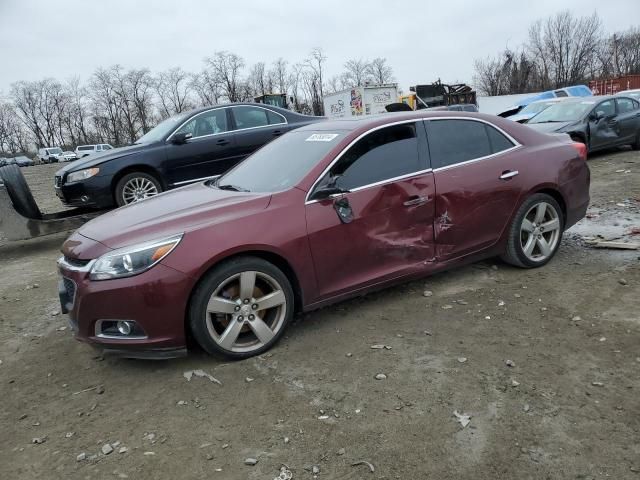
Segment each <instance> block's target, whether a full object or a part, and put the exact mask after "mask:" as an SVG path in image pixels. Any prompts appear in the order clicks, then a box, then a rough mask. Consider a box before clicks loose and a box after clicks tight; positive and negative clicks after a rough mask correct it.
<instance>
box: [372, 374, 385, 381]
mask: <svg viewBox="0 0 640 480" xmlns="http://www.w3.org/2000/svg"><path fill="white" fill-rule="evenodd" d="M386 378H387V376H386V375H385V374H384V373H378V374H377V375H376V376H375V379H376V380H384V379H386Z"/></svg>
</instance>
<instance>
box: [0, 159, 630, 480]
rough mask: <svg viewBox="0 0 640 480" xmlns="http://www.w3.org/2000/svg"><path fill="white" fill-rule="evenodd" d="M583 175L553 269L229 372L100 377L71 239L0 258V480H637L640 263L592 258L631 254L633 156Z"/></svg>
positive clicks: (461, 274)
mask: <svg viewBox="0 0 640 480" xmlns="http://www.w3.org/2000/svg"><path fill="white" fill-rule="evenodd" d="M589 165H590V166H591V169H592V199H593V207H592V208H591V210H590V214H589V216H590V217H591V218H589V219H586V220H585V221H583V222H582V223H581V224H580V225H578V226H576V227H575V228H574V229H572V230H571V231H569V232H567V233H566V234H565V239H564V242H563V245H562V247H561V249H560V251H559V253H558V255H557V256H556V258H555V259H554V260H553V261H552V262H551V263H550V264H549V265H548V266H546V267H544V268H542V269H538V270H519V269H515V268H512V267H509V266H507V265H505V264H503V263H500V262H499V261H495V262H491V261H490V262H484V263H480V264H475V265H471V266H468V267H465V268H460V269H457V270H455V271H452V272H448V273H445V274H441V275H437V276H434V277H431V278H428V279H425V280H424V281H422V282H414V283H411V284H407V285H404V286H401V287H397V288H394V289H390V290H387V291H385V292H382V293H380V294H376V295H370V296H367V297H365V298H361V299H358V300H354V301H350V302H346V303H342V304H339V305H336V306H333V307H331V308H327V309H324V310H321V311H317V312H314V313H312V314H309V315H306V316H305V317H304V318H300V319H299V320H298V321H297V322H296V323H295V324H294V325H293V326H292V327H291V328H290V330H289V331H288V335H287V336H286V337H285V338H284V339H283V341H282V342H281V343H280V344H279V345H278V346H277V347H276V348H275V349H274V350H272V352H271V353H269V354H266V355H263V356H262V357H259V358H254V359H251V360H247V361H242V362H237V363H222V362H220V361H217V360H213V359H211V358H208V357H207V356H205V355H204V354H202V353H200V352H194V353H192V354H191V355H190V356H189V357H188V358H185V359H181V360H172V361H165V362H144V361H132V360H118V359H110V358H107V359H103V358H102V357H101V356H99V355H98V354H97V353H96V352H94V351H92V350H91V349H90V348H89V347H87V346H86V345H83V344H80V343H78V342H76V341H75V340H73V338H72V337H71V335H70V333H69V329H67V328H66V318H65V317H64V316H62V315H60V314H59V305H58V300H57V294H56V273H55V260H56V258H57V256H58V249H59V247H60V244H61V242H62V241H63V240H64V235H56V236H52V237H48V238H42V239H37V240H31V241H26V242H15V243H6V244H4V245H2V246H0V258H1V265H2V269H1V270H0V298H1V304H0V305H1V309H0V360H1V361H2V363H1V364H0V392H1V398H2V404H3V405H2V409H1V410H0V478H2V479H12V480H13V479H32V478H33V479H35V478H38V479H49V478H73V479H75V478H78V479H90V478H100V479H102V478H127V477H128V478H132V479H152V478H153V479H159V478H170V479H175V478H180V479H192V478H193V479H195V478H207V479H210V478H224V479H236V478H237V479H266V480H271V479H274V478H276V477H277V476H278V474H279V473H280V471H281V470H280V469H281V468H284V469H285V470H286V469H288V471H289V472H291V474H292V477H293V478H294V479H303V478H313V477H314V476H317V478H328V479H356V478H357V479H360V478H372V479H373V478H378V479H383V478H386V479H413V478H429V479H438V480H440V479H589V478H598V479H599V478H605V477H607V478H614V479H629V478H638V479H640V350H639V348H638V345H640V313H639V312H640V289H639V288H638V285H639V284H640V266H639V262H638V255H640V252H639V251H622V250H601V249H594V248H591V247H590V246H588V244H587V242H586V240H585V237H586V236H589V235H595V234H601V235H603V236H604V237H607V238H613V237H619V236H623V238H622V239H623V240H625V241H633V240H635V241H639V240H640V237H639V236H637V235H636V236H630V235H625V234H627V233H628V232H629V230H630V228H631V227H632V226H640V222H639V221H638V219H639V218H640V154H638V152H630V151H624V152H609V153H606V154H603V155H598V156H595V157H594V158H592V159H590V160H589ZM37 168H50V167H49V166H47V167H36V168H35V169H33V170H29V169H27V173H28V174H29V181H30V182H31V183H32V184H35V183H36V182H37V180H36V177H38V173H37V172H38V170H37ZM54 170H55V168H51V172H50V173H47V174H46V175H48V176H49V177H51V174H52V172H53V171H54ZM41 171H42V172H44V170H41ZM46 175H45V176H46ZM46 183H47V181H43V182H42V185H46ZM43 188H44V187H43ZM46 188H49V189H50V190H49V193H46ZM46 188H45V189H44V190H43V191H42V192H36V195H37V198H38V201H44V200H41V198H40V196H41V195H44V196H46V195H51V191H52V190H51V185H50V182H49V185H48V187H46ZM55 202H56V201H55V199H53V202H52V203H51V205H52V206H53V207H55V206H56V205H57V204H56V203H55ZM425 289H428V290H430V291H432V292H433V295H432V296H429V297H425V296H424V294H423V292H424V290H425ZM123 300H124V299H123ZM374 344H381V345H386V346H387V347H388V348H383V349H372V348H371V346H372V345H374ZM465 359H466V360H465ZM507 361H509V362H507ZM508 364H510V365H512V366H509V365H508ZM193 369H203V370H204V371H205V372H207V373H210V374H211V375H213V376H214V377H215V378H216V379H218V380H220V382H221V383H222V385H218V384H216V383H212V382H210V381H209V380H207V379H206V378H193V379H192V380H191V381H189V382H187V380H186V379H185V377H184V376H183V373H184V372H185V371H187V370H193ZM379 373H384V374H385V375H386V377H387V378H386V379H383V380H376V379H375V376H376V375H377V374H379ZM454 411H457V412H459V413H461V414H462V413H464V414H468V415H470V416H471V419H470V423H469V425H468V426H466V428H463V427H462V425H461V424H460V423H459V422H458V421H457V420H456V417H455V416H454ZM118 442H119V443H118ZM107 443H108V444H111V445H113V444H116V445H114V446H109V447H108V448H105V451H108V450H109V449H110V448H113V450H114V451H113V452H111V453H108V454H106V455H105V454H104V453H102V448H103V446H104V445H105V444H107ZM122 447H125V448H124V449H123V448H122ZM121 449H122V450H121ZM125 450H126V451H125ZM121 451H122V453H120V452H121ZM250 457H251V458H254V459H256V460H257V461H258V462H257V464H256V465H255V466H248V465H245V459H247V458H250ZM362 460H364V461H367V462H370V463H371V464H372V466H373V467H374V468H375V471H374V472H370V470H369V467H368V466H367V465H366V464H359V465H355V466H354V465H353V464H355V463H356V462H359V461H362ZM284 466H286V467H284ZM314 472H316V473H314ZM282 475H283V476H282V478H291V477H289V476H288V475H287V474H285V473H284V470H283V474H282Z"/></svg>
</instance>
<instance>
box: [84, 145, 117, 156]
mask: <svg viewBox="0 0 640 480" xmlns="http://www.w3.org/2000/svg"><path fill="white" fill-rule="evenodd" d="M111 149H113V147H112V146H111V145H109V144H108V143H98V144H96V145H78V146H77V147H76V150H75V153H76V156H77V157H78V158H83V157H86V156H87V155H95V154H96V153H102V152H106V151H107V150H111Z"/></svg>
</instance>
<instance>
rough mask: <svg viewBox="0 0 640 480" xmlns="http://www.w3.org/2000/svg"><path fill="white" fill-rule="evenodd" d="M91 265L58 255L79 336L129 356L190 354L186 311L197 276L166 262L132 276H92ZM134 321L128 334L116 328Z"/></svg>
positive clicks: (67, 306)
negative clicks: (60, 257)
mask: <svg viewBox="0 0 640 480" xmlns="http://www.w3.org/2000/svg"><path fill="white" fill-rule="evenodd" d="M92 264H93V262H89V263H87V264H86V265H81V266H77V265H71V264H70V263H69V262H68V261H65V260H64V259H61V260H59V262H58V269H59V273H60V281H59V295H60V303H61V306H62V312H63V313H68V316H69V323H70V325H71V328H72V329H73V332H74V335H75V336H76V338H77V339H78V340H80V341H83V342H86V343H88V344H90V345H92V346H94V347H96V348H98V349H100V350H103V351H104V352H105V353H109V354H116V355H119V356H125V357H130V358H172V357H177V356H181V355H184V354H186V337H185V315H186V311H187V303H186V302H187V300H186V299H188V298H189V293H190V291H191V288H192V281H191V279H190V278H189V277H187V276H186V275H185V274H183V273H181V272H178V271H177V270H174V269H172V268H170V267H167V266H165V265H163V264H158V265H155V266H154V267H153V268H151V269H150V270H148V271H146V272H144V273H142V274H140V275H136V276H133V277H128V278H119V279H113V280H102V281H93V280H90V279H89V270H90V268H91V266H92ZM118 322H121V323H123V322H129V323H128V325H129V327H130V332H129V333H122V332H120V331H118V330H117V325H118Z"/></svg>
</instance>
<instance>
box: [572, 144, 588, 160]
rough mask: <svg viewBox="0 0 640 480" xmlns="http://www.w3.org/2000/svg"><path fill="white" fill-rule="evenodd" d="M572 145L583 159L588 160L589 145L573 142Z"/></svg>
mask: <svg viewBox="0 0 640 480" xmlns="http://www.w3.org/2000/svg"><path fill="white" fill-rule="evenodd" d="M571 146H572V147H573V148H575V149H576V150H577V151H578V155H580V158H581V159H582V160H585V161H586V160H587V146H586V145H585V144H584V143H581V142H573V143H572V144H571Z"/></svg>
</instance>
